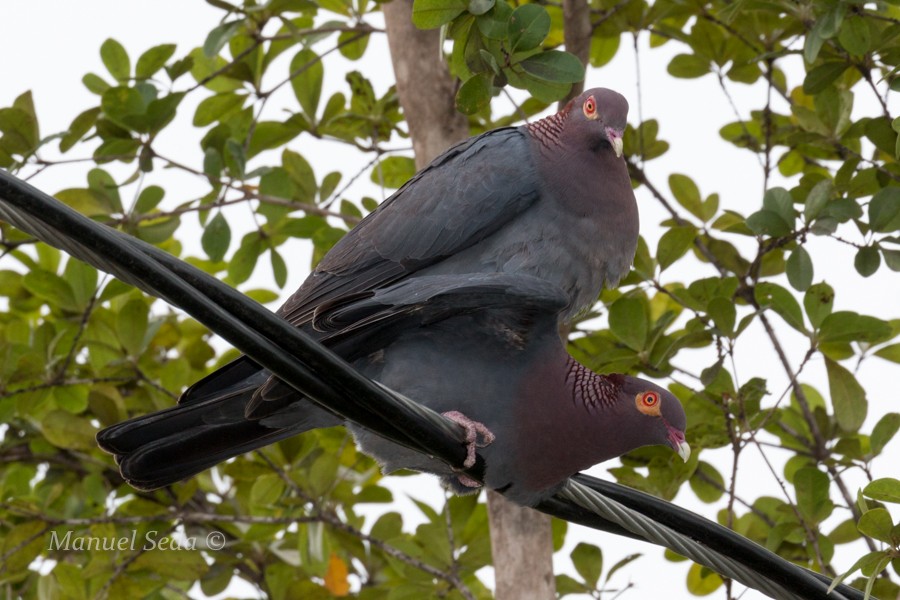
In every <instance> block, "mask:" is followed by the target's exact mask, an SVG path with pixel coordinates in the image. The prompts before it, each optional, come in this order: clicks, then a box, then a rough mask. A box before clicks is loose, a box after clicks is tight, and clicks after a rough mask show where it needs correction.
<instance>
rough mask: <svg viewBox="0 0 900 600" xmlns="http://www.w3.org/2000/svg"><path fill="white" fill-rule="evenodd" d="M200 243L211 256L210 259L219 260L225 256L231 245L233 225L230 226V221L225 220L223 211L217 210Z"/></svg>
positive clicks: (204, 230)
mask: <svg viewBox="0 0 900 600" xmlns="http://www.w3.org/2000/svg"><path fill="white" fill-rule="evenodd" d="M200 245H201V246H202V247H203V251H204V252H206V255H207V256H209V260H211V261H213V262H219V261H220V260H222V259H223V258H225V253H226V252H228V246H230V245H231V227H229V226H228V221H226V220H225V215H223V214H222V211H219V212H217V213H216V216H214V217H213V218H212V219H211V220H210V221H209V223H207V224H206V227H205V228H204V229H203V235H202V236H201V238H200Z"/></svg>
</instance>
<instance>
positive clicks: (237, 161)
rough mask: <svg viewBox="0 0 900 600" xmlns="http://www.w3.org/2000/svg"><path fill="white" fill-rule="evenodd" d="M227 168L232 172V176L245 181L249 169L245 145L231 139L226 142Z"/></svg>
mask: <svg viewBox="0 0 900 600" xmlns="http://www.w3.org/2000/svg"><path fill="white" fill-rule="evenodd" d="M224 158H225V166H226V167H228V170H229V171H230V172H231V175H232V176H234V177H236V178H238V179H243V178H244V173H245V172H246V168H247V153H246V152H245V151H244V146H243V144H239V143H237V142H236V141H235V140H233V139H231V138H229V139H227V140H226V141H225V156H224Z"/></svg>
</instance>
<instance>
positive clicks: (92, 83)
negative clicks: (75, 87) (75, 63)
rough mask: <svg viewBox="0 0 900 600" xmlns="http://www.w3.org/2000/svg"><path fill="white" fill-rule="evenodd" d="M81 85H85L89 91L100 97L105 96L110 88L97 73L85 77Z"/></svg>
mask: <svg viewBox="0 0 900 600" xmlns="http://www.w3.org/2000/svg"><path fill="white" fill-rule="evenodd" d="M81 83H83V84H84V87H86V88H87V89H88V91H89V92H91V93H92V94H97V95H98V96H101V95H103V92H105V91H106V90H108V89H109V88H110V87H112V86H110V85H109V84H108V83H107V82H106V81H104V79H103V78H102V77H100V76H99V75H97V74H95V73H88V74H87V75H85V76H84V77H82V78H81Z"/></svg>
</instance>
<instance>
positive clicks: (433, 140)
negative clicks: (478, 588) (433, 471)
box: [381, 0, 556, 600]
mask: <svg viewBox="0 0 900 600" xmlns="http://www.w3.org/2000/svg"><path fill="white" fill-rule="evenodd" d="M381 9H382V11H383V12H384V21H385V26H386V28H387V35H388V45H389V47H390V49H391V62H392V63H393V65H394V75H395V77H396V79H397V94H398V95H399V97H400V106H402V107H403V112H404V114H405V116H406V122H407V123H408V124H409V134H410V137H411V138H412V142H413V150H414V151H415V155H416V166H417V167H418V168H420V169H421V168H422V167H424V166H425V165H427V164H428V163H429V162H430V161H431V160H432V159H433V158H434V157H435V156H437V155H438V154H440V153H441V152H443V151H444V150H446V149H447V148H448V147H450V146H451V145H453V144H455V143H456V142H459V141H461V140H463V139H465V138H466V137H468V135H469V127H468V121H467V120H466V117H465V116H463V115H462V114H460V113H459V112H457V110H456V107H455V105H454V98H455V96H456V82H455V81H454V80H453V78H452V77H450V74H449V72H448V70H447V64H446V63H445V62H444V60H443V56H442V51H441V46H440V33H439V31H438V30H436V29H431V30H420V29H417V28H416V27H415V26H414V25H413V24H412V0H392V1H391V2H387V3H385V4H383V5H382V7H381ZM488 511H489V513H490V528H491V548H492V549H493V557H494V571H495V573H496V579H497V586H496V587H497V589H496V594H495V596H496V598H497V600H531V599H534V600H549V599H551V598H554V597H555V596H556V594H555V585H554V582H555V580H554V577H553V562H552V557H553V539H552V536H551V532H550V517H548V516H547V515H544V514H542V513H539V512H537V511H535V510H531V509H529V508H522V507H519V506H516V505H515V504H512V503H511V502H508V501H507V500H506V499H505V498H503V496H501V495H499V494H495V493H493V492H489V493H488Z"/></svg>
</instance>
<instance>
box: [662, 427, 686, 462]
mask: <svg viewBox="0 0 900 600" xmlns="http://www.w3.org/2000/svg"><path fill="white" fill-rule="evenodd" d="M666 425H667V426H668V423H667V424H666ZM668 437H669V444H671V445H672V448H673V449H674V450H675V452H677V453H678V456H680V457H681V460H683V461H684V462H687V461H688V460H689V459H690V458H691V447H690V446H689V445H688V443H687V441H686V440H685V439H684V434H683V433H682V432H680V431H678V430H677V429H675V428H674V427H669V436H668Z"/></svg>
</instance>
